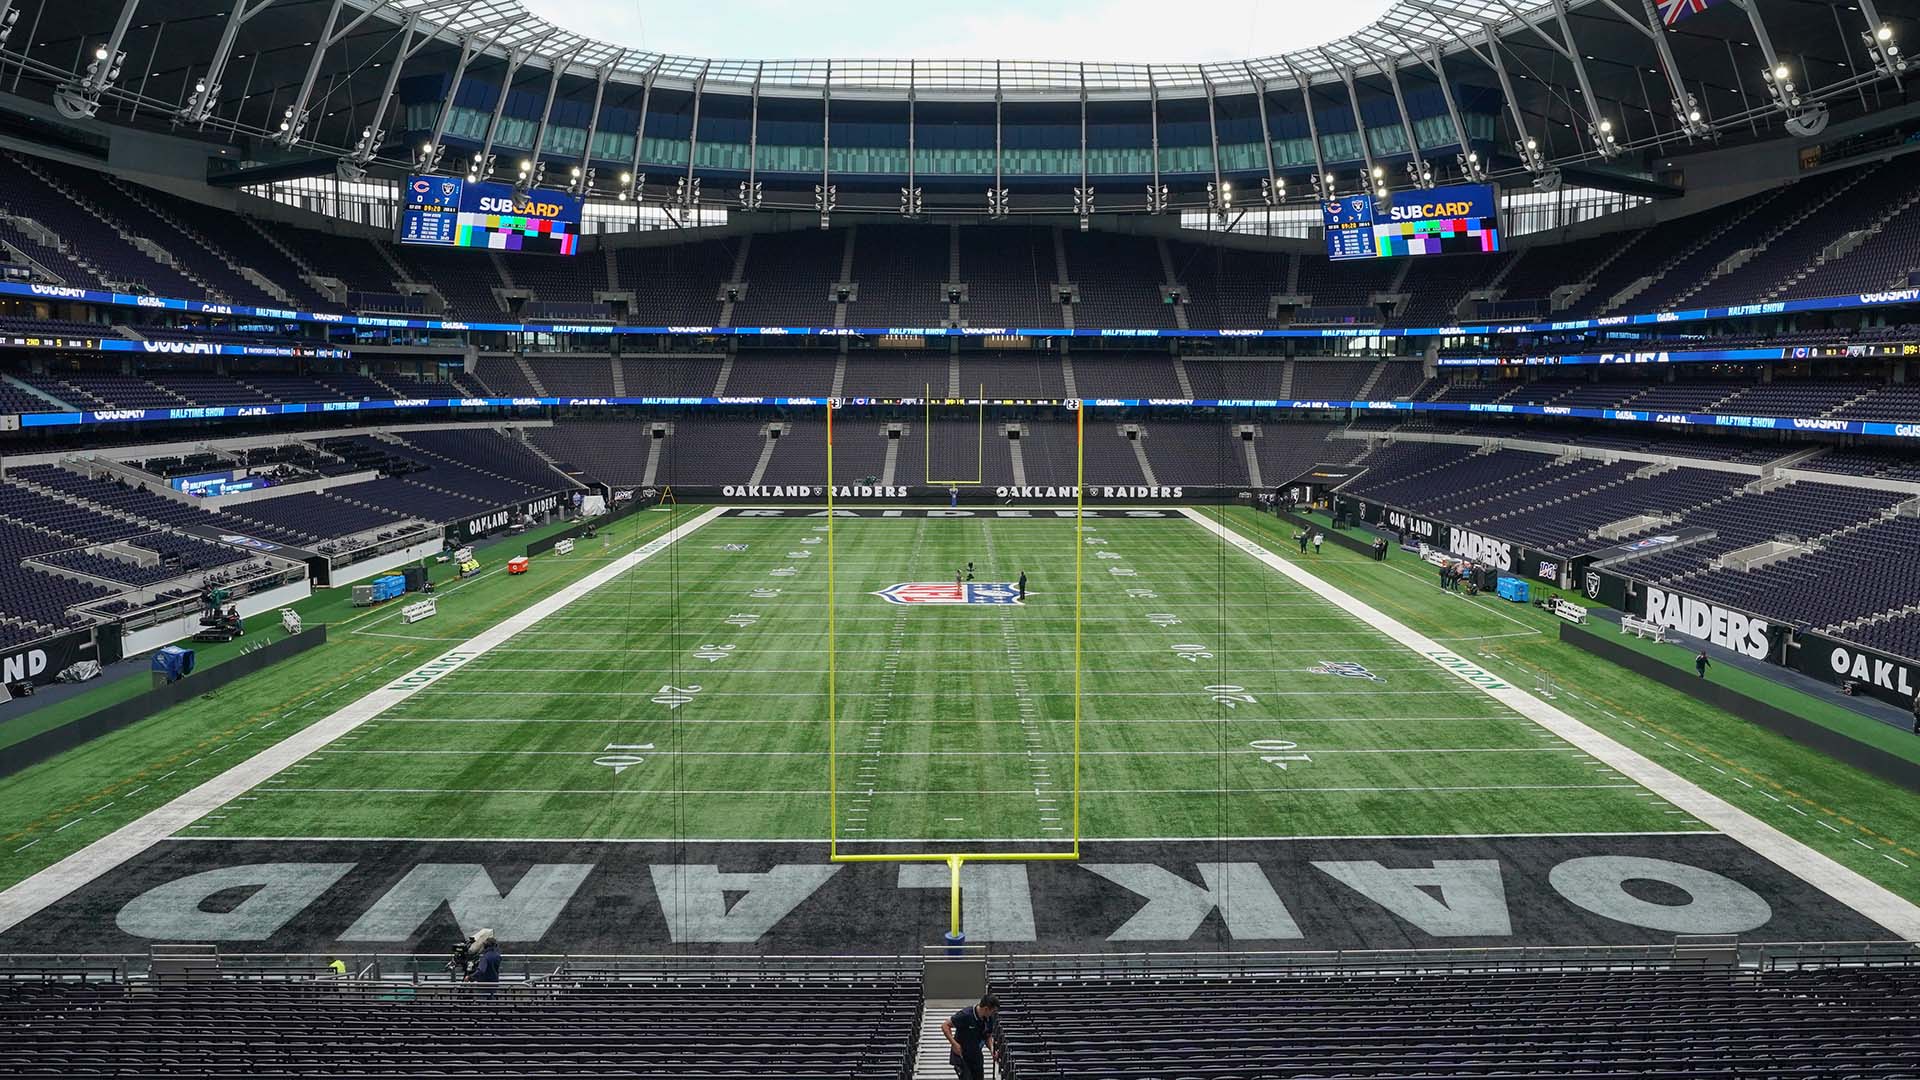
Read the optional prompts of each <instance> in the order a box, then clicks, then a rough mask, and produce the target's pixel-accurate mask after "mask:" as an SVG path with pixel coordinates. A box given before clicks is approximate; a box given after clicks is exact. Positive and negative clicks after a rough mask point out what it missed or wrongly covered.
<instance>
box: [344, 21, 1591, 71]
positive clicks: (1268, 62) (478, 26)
mask: <svg viewBox="0 0 1920 1080" xmlns="http://www.w3.org/2000/svg"><path fill="white" fill-rule="evenodd" d="M354 2H355V3H356V4H360V5H361V6H362V7H367V8H371V7H378V6H380V0H354ZM1587 2H1589V0H1571V6H1576V7H1577V6H1579V5H1581V4H1584V3H1587ZM386 6H387V7H389V8H391V9H392V10H394V11H397V12H413V11H419V12H422V13H423V14H424V15H425V16H426V17H427V18H429V19H431V20H433V21H435V22H438V23H440V24H441V25H443V26H445V27H447V28H448V29H450V30H453V31H455V32H456V33H460V34H473V35H478V36H480V37H482V38H488V39H490V40H491V41H492V45H493V47H495V48H498V49H502V50H507V49H521V50H526V51H529V52H531V53H533V54H535V55H537V56H540V57H542V58H544V59H545V60H547V61H548V62H551V63H560V64H565V65H567V66H569V67H572V68H576V69H583V70H593V71H597V70H599V69H601V68H604V67H611V68H612V69H613V70H615V71H616V72H626V73H628V74H631V75H636V76H648V75H653V76H656V77H660V78H666V79H670V80H671V79H682V80H686V81H687V82H689V83H691V82H693V81H695V80H699V79H702V78H704V79H705V80H706V82H707V85H709V86H712V85H715V84H724V83H734V84H738V85H741V86H752V85H754V84H755V83H756V82H757V83H759V85H760V86H761V87H762V88H763V89H765V88H767V87H793V88H806V89H819V88H823V87H827V86H829V85H831V86H832V87H833V88H835V89H863V88H864V89H890V90H907V89H910V88H912V89H922V90H932V91H938V90H985V91H992V90H994V89H996V88H1004V89H1014V90H1058V91H1069V92H1073V93H1078V92H1079V91H1080V89H1081V87H1082V86H1083V85H1084V86H1085V87H1086V88H1087V89H1088V90H1089V91H1108V90H1133V91H1144V90H1147V89H1149V88H1150V87H1151V88H1159V89H1168V88H1179V87H1200V86H1203V85H1205V84H1206V83H1212V84H1214V85H1216V86H1220V85H1234V84H1245V83H1248V82H1251V81H1252V80H1253V79H1254V78H1258V79H1260V80H1262V81H1263V82H1268V83H1272V84H1274V85H1278V86H1286V85H1291V84H1293V83H1295V82H1297V81H1298V80H1299V79H1301V78H1305V79H1308V80H1318V79H1337V78H1339V72H1340V70H1341V69H1343V68H1346V69H1352V70H1360V69H1368V68H1377V67H1379V66H1380V65H1381V64H1383V63H1388V62H1404V61H1406V60H1408V59H1410V58H1411V55H1412V53H1413V52H1414V50H1422V51H1426V50H1430V49H1432V48H1435V47H1438V48H1440V49H1442V50H1443V51H1451V50H1453V49H1455V48H1458V47H1459V46H1460V41H1459V38H1458V37H1457V36H1456V34H1457V33H1462V34H1473V33H1476V32H1479V31H1480V30H1482V29H1484V28H1486V27H1497V28H1499V29H1500V31H1501V32H1506V31H1510V30H1514V29H1519V28H1521V27H1522V26H1523V25H1524V24H1523V22H1522V20H1523V19H1531V20H1535V21H1538V20H1540V19H1544V18H1550V17H1551V16H1552V15H1553V13H1554V8H1555V4H1554V2H1553V0H1516V2H1513V3H1509V2H1507V0H1399V2H1397V3H1395V4H1393V5H1392V6H1391V7H1390V8H1388V9H1387V11H1386V12H1385V13H1384V14H1383V15H1382V16H1381V17H1380V18H1379V19H1378V20H1377V21H1376V22H1374V23H1373V24H1371V25H1369V26H1367V27H1365V28H1363V29H1361V30H1360V31H1358V32H1356V33H1354V34H1350V35H1348V36H1346V37H1343V38H1339V39H1336V40H1334V41H1329V42H1326V43H1325V44H1322V45H1317V46H1313V47H1310V48H1304V49H1296V50H1294V51H1292V52H1287V53H1281V54H1276V55H1270V56H1260V57H1251V58H1248V59H1246V60H1242V61H1231V62H1211V63H1193V64H1125V63H1101V62H1078V61H1047V60H994V59H987V60H939V59H918V60H884V59H883V60H872V59H866V60H861V59H827V58H822V59H784V60H745V59H721V58H710V57H698V56H676V55H672V54H667V53H658V52H648V51H645V50H640V49H630V48H623V47H621V46H619V45H615V44H612V43H610V42H606V41H601V40H598V39H596V38H590V37H586V36H584V35H581V34H578V33H575V32H573V31H571V30H568V29H565V28H563V27H560V26H556V25H555V24H553V23H551V22H549V21H547V20H545V19H543V18H540V17H539V16H537V15H535V14H533V13H532V12H530V11H528V10H527V8H526V6H525V5H524V4H523V3H521V0H470V2H456V3H451V4H450V3H449V2H448V0H387V4H386Z"/></svg>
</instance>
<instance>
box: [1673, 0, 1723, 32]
mask: <svg viewBox="0 0 1920 1080" xmlns="http://www.w3.org/2000/svg"><path fill="white" fill-rule="evenodd" d="M1717 2H1718V0H1660V21H1661V22H1663V23H1666V24H1667V25H1668V26H1672V25H1673V24H1674V23H1677V22H1679V21H1680V20H1681V19H1684V18H1686V17H1688V16H1689V15H1698V14H1700V13H1701V12H1703V11H1705V10H1707V9H1708V8H1710V7H1712V6H1713V5H1714V4H1715V3H1717Z"/></svg>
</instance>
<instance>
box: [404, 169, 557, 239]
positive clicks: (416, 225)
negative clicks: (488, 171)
mask: <svg viewBox="0 0 1920 1080" xmlns="http://www.w3.org/2000/svg"><path fill="white" fill-rule="evenodd" d="M401 195H402V198H401V202H400V230H399V234H400V235H399V239H400V242H401V243H403V244H424V245H428V246H431V247H463V248H491V249H493V250H495V251H524V252H534V253H538V254H544V255H572V254H574V253H576V252H577V251H579V250H580V200H579V199H578V198H577V197H575V196H572V195H569V194H567V193H565V192H562V191H542V190H534V191H529V192H527V193H526V194H525V195H518V194H516V193H515V192H514V190H513V188H512V187H510V186H508V185H506V184H495V183H492V182H490V181H477V182H472V183H469V182H468V181H466V180H464V179H462V178H460V177H457V176H409V177H407V183H406V187H405V188H404V189H402V192H401Z"/></svg>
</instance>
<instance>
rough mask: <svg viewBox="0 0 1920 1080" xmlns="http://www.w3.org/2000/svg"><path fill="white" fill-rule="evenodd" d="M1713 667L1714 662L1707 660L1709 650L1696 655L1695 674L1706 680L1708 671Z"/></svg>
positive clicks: (1702, 650)
mask: <svg viewBox="0 0 1920 1080" xmlns="http://www.w3.org/2000/svg"><path fill="white" fill-rule="evenodd" d="M1712 666H1713V661H1711V660H1709V659H1707V650H1705V649H1701V650H1700V651H1699V653H1697V654H1695V656H1694V658H1693V670H1694V674H1696V675H1698V676H1699V677H1701V678H1703V679H1704V678H1706V677H1707V669H1708V668H1710V667H1712Z"/></svg>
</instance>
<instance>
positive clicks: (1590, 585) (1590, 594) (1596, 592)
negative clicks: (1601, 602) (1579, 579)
mask: <svg viewBox="0 0 1920 1080" xmlns="http://www.w3.org/2000/svg"><path fill="white" fill-rule="evenodd" d="M1585 588H1586V593H1587V598H1588V599H1590V600H1598V599H1600V572H1599V571H1597V570H1589V571H1587V580H1586V582H1585Z"/></svg>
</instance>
